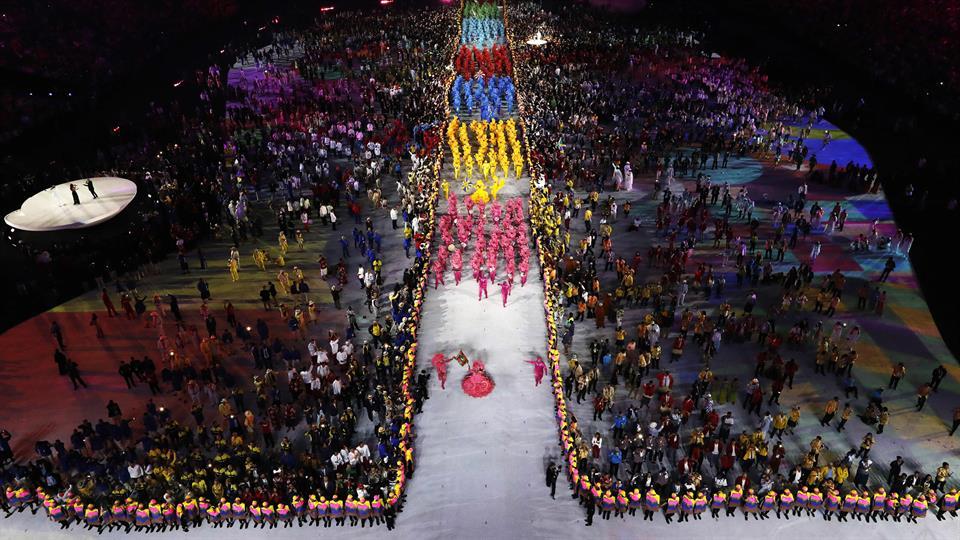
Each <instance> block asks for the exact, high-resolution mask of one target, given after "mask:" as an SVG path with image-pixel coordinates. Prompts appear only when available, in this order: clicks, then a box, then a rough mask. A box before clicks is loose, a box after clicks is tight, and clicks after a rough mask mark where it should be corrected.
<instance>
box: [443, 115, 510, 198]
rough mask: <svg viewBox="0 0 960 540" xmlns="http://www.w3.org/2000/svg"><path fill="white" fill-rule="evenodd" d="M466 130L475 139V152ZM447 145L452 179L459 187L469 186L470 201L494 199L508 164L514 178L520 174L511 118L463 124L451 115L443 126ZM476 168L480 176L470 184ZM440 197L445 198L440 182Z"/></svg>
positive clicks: (502, 184) (446, 185)
mask: <svg viewBox="0 0 960 540" xmlns="http://www.w3.org/2000/svg"><path fill="white" fill-rule="evenodd" d="M468 128H469V129H468ZM469 133H473V138H474V139H475V140H476V143H477V148H476V151H474V149H473V147H472V146H471V144H470V135H469ZM447 146H448V147H449V148H450V156H451V161H452V163H453V178H454V180H457V181H460V182H461V186H462V187H463V189H470V187H471V185H473V189H474V192H473V197H472V198H473V199H474V202H478V203H487V202H489V201H490V200H491V199H493V200H496V198H497V193H499V191H500V190H501V189H503V186H504V185H505V184H506V179H507V176H508V175H509V174H510V167H511V165H512V167H513V172H514V174H515V175H516V176H515V177H516V178H517V179H519V178H520V177H521V175H522V174H523V153H522V152H521V150H520V143H519V141H518V139H517V124H516V121H515V120H514V119H512V118H511V119H509V120H506V121H500V120H491V121H477V120H471V121H470V122H469V123H467V122H462V121H460V119H459V118H457V117H453V118H452V119H451V120H450V123H449V124H448V125H447ZM508 155H509V157H508ZM476 167H479V170H480V173H481V175H482V178H478V179H477V181H476V183H473V179H474V173H475V169H476ZM461 173H463V175H462V177H461ZM488 188H489V189H488ZM443 196H444V197H445V198H446V197H449V184H448V183H447V182H444V193H443Z"/></svg>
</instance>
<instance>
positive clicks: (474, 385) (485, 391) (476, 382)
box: [460, 360, 494, 398]
mask: <svg viewBox="0 0 960 540" xmlns="http://www.w3.org/2000/svg"><path fill="white" fill-rule="evenodd" d="M460 385H461V386H462V387H463V392H464V393H465V394H467V395H468V396H473V397H475V398H482V397H486V396H488V395H489V394H490V392H493V387H494V382H493V379H491V378H490V376H489V375H487V373H486V372H485V371H484V369H483V362H481V361H480V360H474V361H473V367H471V368H470V373H468V374H467V376H466V377H464V378H463V382H462V383H460Z"/></svg>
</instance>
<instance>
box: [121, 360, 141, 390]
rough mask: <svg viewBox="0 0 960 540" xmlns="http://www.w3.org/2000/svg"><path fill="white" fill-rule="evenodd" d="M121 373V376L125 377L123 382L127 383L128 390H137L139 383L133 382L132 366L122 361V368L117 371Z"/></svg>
mask: <svg viewBox="0 0 960 540" xmlns="http://www.w3.org/2000/svg"><path fill="white" fill-rule="evenodd" d="M117 371H118V372H119V373H120V376H121V377H123V382H125V383H127V388H135V387H136V386H137V383H136V382H135V381H134V380H133V368H131V367H130V364H128V363H126V362H124V361H123V360H121V361H120V368H119V369H118V370H117Z"/></svg>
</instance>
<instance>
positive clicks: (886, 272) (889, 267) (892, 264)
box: [877, 257, 897, 282]
mask: <svg viewBox="0 0 960 540" xmlns="http://www.w3.org/2000/svg"><path fill="white" fill-rule="evenodd" d="M896 267H897V263H896V261H894V260H893V257H887V262H886V263H885V264H884V265H883V272H880V278H879V279H877V281H881V282H883V281H886V280H887V278H888V277H890V272H893V269H894V268H896Z"/></svg>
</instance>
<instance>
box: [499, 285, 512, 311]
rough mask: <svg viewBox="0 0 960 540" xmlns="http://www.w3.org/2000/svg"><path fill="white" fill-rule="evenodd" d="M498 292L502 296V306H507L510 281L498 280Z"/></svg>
mask: <svg viewBox="0 0 960 540" xmlns="http://www.w3.org/2000/svg"><path fill="white" fill-rule="evenodd" d="M500 294H501V295H502V296H503V307H507V298H508V297H509V296H510V282H509V281H501V282H500Z"/></svg>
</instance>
